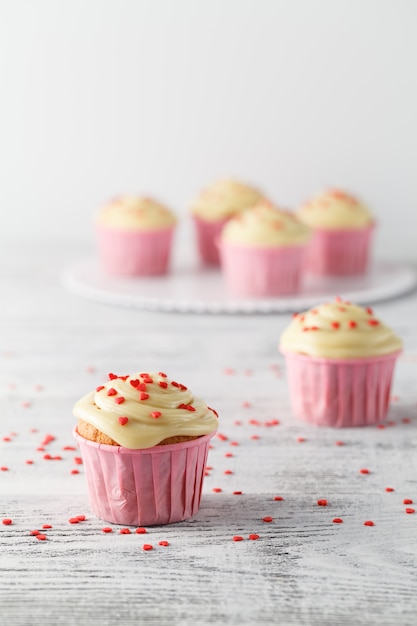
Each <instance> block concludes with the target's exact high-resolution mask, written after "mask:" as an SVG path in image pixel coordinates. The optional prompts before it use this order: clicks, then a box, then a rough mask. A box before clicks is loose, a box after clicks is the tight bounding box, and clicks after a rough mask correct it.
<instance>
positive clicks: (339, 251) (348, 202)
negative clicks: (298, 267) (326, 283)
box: [297, 189, 375, 275]
mask: <svg viewBox="0 0 417 626" xmlns="http://www.w3.org/2000/svg"><path fill="white" fill-rule="evenodd" d="M297 215H298V217H299V218H300V220H301V221H303V222H304V223H305V224H306V225H307V226H309V227H310V228H311V229H312V231H313V236H312V238H311V241H310V245H309V249H308V253H307V258H306V271H308V272H311V273H313V274H323V275H349V274H363V273H364V272H365V271H366V270H367V268H368V263H369V255H370V247H371V243H372V234H373V231H374V226H375V223H374V219H373V217H372V214H371V212H370V210H369V209H368V208H367V207H366V206H365V205H364V204H363V203H362V202H360V201H359V200H358V199H357V198H355V197H354V196H352V195H350V194H348V193H346V192H345V191H341V190H340V189H330V190H328V191H325V192H323V193H320V194H318V195H317V196H315V197H314V198H313V199H312V200H310V201H309V202H306V203H305V204H303V205H302V206H301V208H300V209H299V210H298V211H297Z"/></svg>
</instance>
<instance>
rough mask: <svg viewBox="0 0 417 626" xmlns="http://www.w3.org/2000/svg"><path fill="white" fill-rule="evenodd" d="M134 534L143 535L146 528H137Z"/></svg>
mask: <svg viewBox="0 0 417 626" xmlns="http://www.w3.org/2000/svg"><path fill="white" fill-rule="evenodd" d="M135 533H136V534H138V535H144V534H145V533H146V528H143V527H142V526H141V527H140V528H137V529H136V530H135Z"/></svg>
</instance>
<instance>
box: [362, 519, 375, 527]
mask: <svg viewBox="0 0 417 626" xmlns="http://www.w3.org/2000/svg"><path fill="white" fill-rule="evenodd" d="M363 525H364V526H374V525H375V524H374V523H373V521H372V520H370V519H368V520H366V522H364V523H363Z"/></svg>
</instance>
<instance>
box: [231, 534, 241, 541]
mask: <svg viewBox="0 0 417 626" xmlns="http://www.w3.org/2000/svg"><path fill="white" fill-rule="evenodd" d="M233 541H243V537H241V536H240V535H235V536H234V537H233Z"/></svg>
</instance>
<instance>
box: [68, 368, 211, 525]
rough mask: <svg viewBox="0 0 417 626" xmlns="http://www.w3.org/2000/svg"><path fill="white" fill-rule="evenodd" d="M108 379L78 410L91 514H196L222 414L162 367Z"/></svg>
mask: <svg viewBox="0 0 417 626" xmlns="http://www.w3.org/2000/svg"><path fill="white" fill-rule="evenodd" d="M109 378H110V380H109V381H108V382H107V383H105V384H104V385H100V386H99V387H97V389H96V390H95V391H93V392H91V393H88V394H87V395H86V396H84V397H83V398H81V399H80V400H79V401H78V402H77V403H76V405H75V407H74V415H75V417H77V418H78V425H77V427H76V429H75V437H76V438H77V440H78V443H79V445H80V448H81V452H82V456H83V461H84V466H85V473H86V479H87V487H88V492H89V498H90V505H91V508H92V510H93V512H94V513H95V515H97V516H98V517H101V518H102V519H104V520H106V521H108V522H113V523H115V524H139V525H154V524H169V523H171V522H178V521H181V520H184V519H187V518H189V517H191V516H192V515H195V514H196V513H197V511H198V509H199V505H200V497H201V490H202V486H203V478H204V471H205V465H206V460H207V453H208V446H209V441H210V438H211V437H212V436H213V435H214V433H215V431H216V429H217V413H216V412H215V411H214V410H213V409H211V408H209V407H208V406H207V405H206V403H205V402H204V401H203V400H201V399H200V398H196V397H195V396H193V394H192V393H191V391H189V389H187V387H186V386H185V385H182V384H180V383H177V382H176V381H173V380H170V379H169V378H168V377H167V376H166V374H164V373H163V372H159V373H153V372H152V373H148V372H146V373H138V374H134V375H132V376H116V375H114V374H109Z"/></svg>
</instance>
